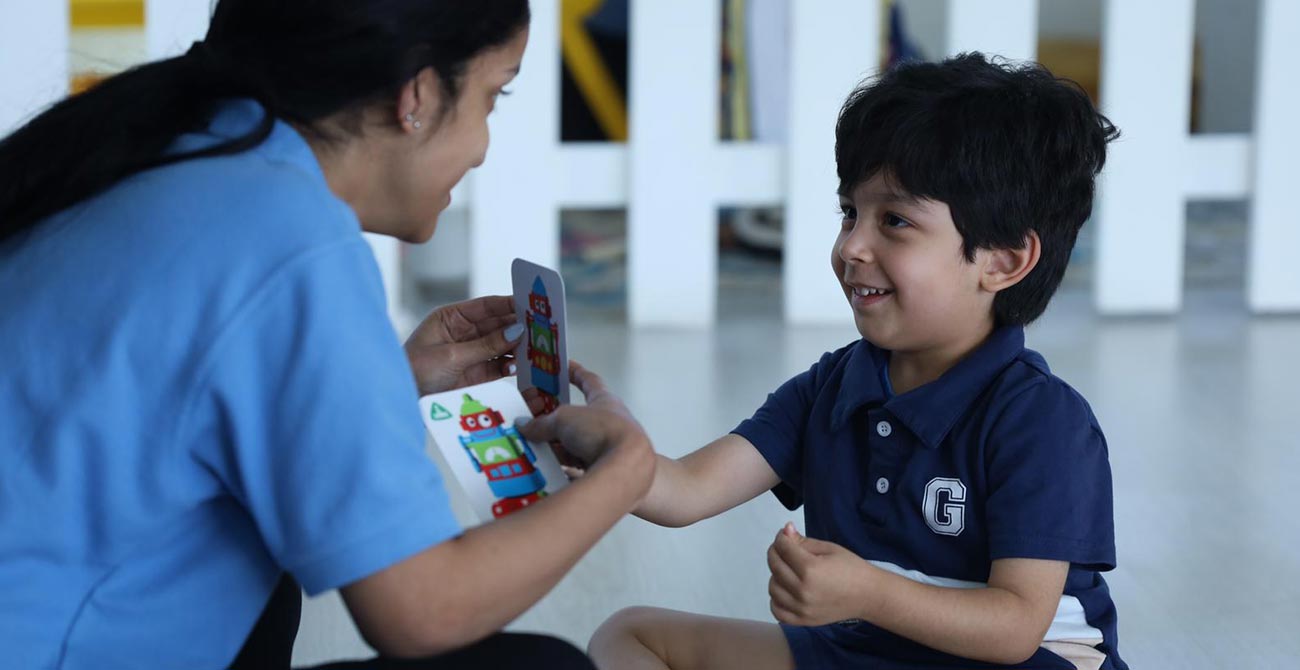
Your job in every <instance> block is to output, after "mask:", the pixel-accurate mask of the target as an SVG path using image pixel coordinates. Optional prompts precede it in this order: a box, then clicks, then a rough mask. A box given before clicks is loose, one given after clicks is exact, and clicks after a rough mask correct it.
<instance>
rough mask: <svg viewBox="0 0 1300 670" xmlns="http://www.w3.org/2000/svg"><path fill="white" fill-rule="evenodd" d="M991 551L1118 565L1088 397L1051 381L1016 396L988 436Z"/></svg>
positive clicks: (1099, 441) (1087, 565)
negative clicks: (1086, 399) (1085, 398)
mask: <svg viewBox="0 0 1300 670" xmlns="http://www.w3.org/2000/svg"><path fill="white" fill-rule="evenodd" d="M987 444H988V450H987V453H986V458H987V468H988V469H987V476H988V480H987V481H988V498H987V501H986V514H987V522H988V529H989V554H990V558H991V559H993V560H996V559H999V558H1039V559H1048V560H1058V561H1068V562H1070V563H1072V564H1073V565H1074V566H1076V567H1079V568H1083V569H1087V570H1099V571H1105V570H1111V569H1114V567H1115V525H1114V516H1113V502H1112V496H1111V474H1110V462H1109V454H1108V450H1107V447H1106V439H1105V437H1104V436H1103V435H1102V433H1101V430H1100V429H1099V428H1098V427H1097V424H1096V421H1095V419H1094V418H1093V415H1092V411H1091V410H1090V409H1089V408H1088V404H1087V403H1086V402H1085V401H1084V400H1083V398H1081V397H1080V396H1079V395H1078V394H1077V393H1075V392H1074V390H1073V389H1071V388H1070V387H1069V386H1067V385H1065V384H1064V383H1063V382H1061V381H1059V380H1055V379H1051V380H1044V381H1043V382H1041V383H1037V384H1035V385H1034V386H1033V387H1031V388H1030V389H1028V390H1026V391H1025V392H1023V393H1021V394H1020V395H1018V396H1017V397H1015V398H1014V399H1012V400H1011V402H1010V404H1009V406H1008V407H1006V408H1005V409H1004V410H1003V412H1002V415H1001V416H1000V417H999V418H998V420H997V422H996V423H995V425H994V426H993V429H992V433H991V435H990V437H989V440H988V442H987Z"/></svg>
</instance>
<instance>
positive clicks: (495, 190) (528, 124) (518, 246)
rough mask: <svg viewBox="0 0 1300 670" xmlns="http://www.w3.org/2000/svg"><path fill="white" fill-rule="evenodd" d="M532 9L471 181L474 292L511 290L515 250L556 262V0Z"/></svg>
mask: <svg viewBox="0 0 1300 670" xmlns="http://www.w3.org/2000/svg"><path fill="white" fill-rule="evenodd" d="M531 9H532V17H533V18H532V23H531V25H530V27H529V37H528V48H527V50H526V51H525V52H524V61H523V64H522V66H521V68H520V72H519V76H518V77H517V78H516V79H515V81H514V83H512V84H511V85H510V86H508V87H507V89H509V90H511V91H512V94H511V95H510V96H509V97H505V98H502V99H501V100H499V101H498V103H497V111H496V112H495V113H493V115H492V117H491V118H490V119H489V126H490V128H491V131H492V144H491V146H490V147H489V148H488V155H487V162H485V163H484V164H483V166H482V167H480V168H479V169H478V170H476V171H475V172H474V175H473V177H474V178H473V181H472V182H471V184H470V199H471V202H470V293H471V294H472V295H486V294H489V293H501V294H508V293H510V261H511V260H513V259H514V258H516V257H523V258H527V259H529V260H531V261H533V262H535V263H539V264H541V265H545V266H547V267H553V268H557V269H558V266H559V259H560V253H559V249H560V211H559V205H558V193H559V187H560V181H559V176H558V175H557V173H556V167H555V166H556V158H557V155H558V154H557V152H558V150H559V141H560V33H559V26H560V9H559V0H532V5H531ZM435 244H436V242H435Z"/></svg>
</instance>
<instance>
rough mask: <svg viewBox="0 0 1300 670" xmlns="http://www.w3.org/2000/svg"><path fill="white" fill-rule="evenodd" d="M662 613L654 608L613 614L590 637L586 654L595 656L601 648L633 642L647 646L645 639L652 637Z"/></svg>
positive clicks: (626, 610)
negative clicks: (655, 624)
mask: <svg viewBox="0 0 1300 670" xmlns="http://www.w3.org/2000/svg"><path fill="white" fill-rule="evenodd" d="M664 611H665V610H661V609H659V608H656V607H625V608H623V609H621V610H619V611H617V612H615V613H614V614H613V615H611V616H610V617H609V618H608V619H606V620H605V623H602V624H600V627H599V628H597V629H596V632H595V634H593V635H592V636H591V642H590V643H588V644H587V650H588V652H589V653H592V654H595V653H596V652H597V651H598V650H599V649H600V648H601V647H604V646H608V645H622V644H627V643H628V642H633V641H635V642H637V643H639V644H641V645H643V646H649V645H647V644H646V639H647V638H648V637H649V636H651V635H653V629H654V623H655V621H656V620H658V619H659V618H660V617H661V615H662V614H663V612H664Z"/></svg>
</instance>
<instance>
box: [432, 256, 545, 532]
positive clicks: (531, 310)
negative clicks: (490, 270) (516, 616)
mask: <svg viewBox="0 0 1300 670" xmlns="http://www.w3.org/2000/svg"><path fill="white" fill-rule="evenodd" d="M511 277H512V280H513V284H514V299H515V315H516V316H517V317H518V319H519V321H518V322H519V323H521V324H523V325H524V337H523V338H522V339H521V340H520V343H519V348H518V350H517V351H516V352H515V360H516V365H517V366H518V376H517V377H516V378H515V379H510V378H506V379H499V380H497V381H494V382H489V383H486V384H479V385H477V386H471V387H468V388H463V389H457V390H455V391H447V392H445V393H435V394H432V395H428V396H425V397H423V398H421V399H420V414H421V415H422V416H423V417H424V423H425V425H426V426H428V428H429V432H430V433H431V434H432V435H433V440H434V442H435V443H437V445H438V449H439V451H440V452H441V453H442V455H443V458H445V459H446V460H447V463H448V465H449V466H450V467H451V471H452V474H453V475H454V476H455V478H456V481H457V482H458V483H459V484H460V486H461V488H462V489H463V490H464V491H465V494H466V495H467V496H468V497H469V499H470V502H471V504H472V505H473V507H474V510H475V512H476V513H477V514H478V515H479V517H480V518H481V519H483V520H484V521H490V520H492V519H499V518H501V517H503V516H505V515H507V514H510V513H511V512H515V511H517V510H520V509H523V508H525V507H528V506H529V505H532V504H534V503H536V502H537V501H539V500H541V499H542V498H544V497H546V496H547V495H549V494H552V493H555V492H556V491H558V490H560V489H561V488H564V486H565V485H566V484H567V483H568V478H567V477H565V475H564V472H563V471H562V470H561V469H560V461H561V460H564V461H566V462H567V460H568V456H567V454H564V451H563V448H562V447H561V446H560V445H559V444H558V443H551V444H533V443H530V442H528V441H527V440H525V439H523V437H521V436H520V435H519V432H518V431H516V430H515V429H514V422H515V420H516V419H518V418H519V417H527V416H532V412H530V411H529V409H528V403H527V402H525V400H524V397H523V395H522V392H523V391H526V390H527V389H536V391H534V393H536V394H537V395H538V396H539V398H540V399H541V402H542V405H543V407H544V411H545V412H551V411H554V410H555V408H556V407H559V406H560V405H562V404H565V403H568V402H569V357H568V349H567V346H566V343H565V339H566V338H565V333H566V327H565V309H564V281H563V280H562V279H561V278H560V275H559V273H557V272H555V271H554V270H551V269H549V268H545V267H542V266H540V265H536V264H534V263H529V262H528V261H525V260H523V259H516V260H515V262H514V264H513V265H512V266H511ZM557 454H558V455H559V457H560V458H559V459H557Z"/></svg>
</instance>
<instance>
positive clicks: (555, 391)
mask: <svg viewBox="0 0 1300 670" xmlns="http://www.w3.org/2000/svg"><path fill="white" fill-rule="evenodd" d="M524 318H525V320H526V323H527V326H528V362H529V363H530V364H531V366H532V380H533V386H536V387H537V389H538V390H539V391H543V392H545V394H546V395H549V396H550V400H552V401H553V400H554V399H555V398H557V397H558V396H559V395H560V352H559V350H558V348H557V347H558V344H557V343H558V342H559V335H560V333H559V329H558V328H557V327H556V324H555V323H554V322H553V321H551V299H550V298H549V297H548V296H547V295H546V285H545V284H543V283H542V278H541V277H540V276H539V277H537V278H536V279H534V280H533V290H532V292H530V293H529V294H528V311H527V312H526V313H525V314H524ZM556 404H557V405H558V403H556Z"/></svg>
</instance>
